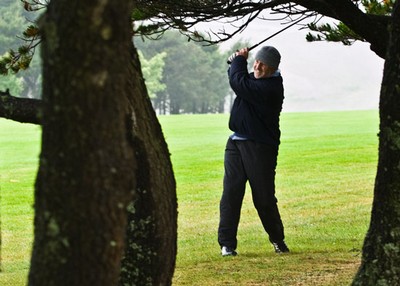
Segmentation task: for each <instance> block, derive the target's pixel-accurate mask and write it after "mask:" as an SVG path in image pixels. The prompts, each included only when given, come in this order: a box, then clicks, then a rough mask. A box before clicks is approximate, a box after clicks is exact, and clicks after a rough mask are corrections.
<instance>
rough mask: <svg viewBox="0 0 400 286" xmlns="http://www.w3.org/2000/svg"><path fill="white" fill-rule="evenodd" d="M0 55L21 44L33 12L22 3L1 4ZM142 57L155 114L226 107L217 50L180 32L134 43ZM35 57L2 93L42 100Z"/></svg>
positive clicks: (3, 81)
mask: <svg viewBox="0 0 400 286" xmlns="http://www.w3.org/2000/svg"><path fill="white" fill-rule="evenodd" d="M0 14H1V18H0V26H1V27H2V33H1V35H0V56H1V55H5V54H6V53H8V52H9V49H10V48H16V47H18V46H19V45H20V44H21V39H20V38H19V37H18V35H21V31H23V30H24V28H26V26H27V25H28V24H29V22H30V20H29V19H30V17H32V14H28V13H27V12H26V11H24V9H21V3H20V2H19V1H14V0H4V1H2V3H1V4H0ZM135 45H136V46H137V48H138V49H139V52H140V55H141V64H142V68H143V74H144V78H145V80H146V85H147V87H148V89H149V95H150V98H151V101H152V103H153V107H154V108H155V110H156V111H157V113H158V114H180V113H222V112H224V111H227V110H228V109H229V100H227V99H229V98H228V97H227V96H228V95H229V93H230V89H229V85H228V82H227V76H226V70H227V65H226V63H225V58H226V57H227V55H228V54H229V52H226V53H224V52H222V51H221V50H220V49H219V48H218V47H217V46H215V45H214V46H205V45H204V43H203V44H201V43H198V42H193V41H189V42H188V41H187V37H185V36H184V35H182V34H180V33H179V32H178V31H169V32H166V33H165V35H164V36H163V37H162V38H161V39H159V40H157V41H151V40H142V39H141V38H136V39H135ZM40 65H41V63H40V57H39V55H38V53H36V55H35V56H34V57H33V60H32V62H31V63H30V65H29V69H27V70H22V71H20V72H18V73H16V74H14V73H11V72H10V73H9V76H7V77H0V89H1V90H5V89H6V88H9V89H10V91H11V93H12V94H14V95H18V96H19V97H29V98H40V94H41V67H40Z"/></svg>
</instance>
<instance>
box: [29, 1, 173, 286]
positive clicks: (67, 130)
mask: <svg viewBox="0 0 400 286" xmlns="http://www.w3.org/2000/svg"><path fill="white" fill-rule="evenodd" d="M130 11H132V4H131V2H130V1H123V0H118V1H117V0H114V1H107V0H104V1H99V2H96V1H89V2H88V1H86V2H85V1H77V0H74V1H70V0H59V1H51V2H50V4H49V6H48V9H47V11H46V13H45V15H44V17H43V19H42V20H41V28H42V31H43V43H42V58H43V97H42V98H43V101H42V105H43V106H42V108H43V112H42V114H43V116H42V120H41V123H42V129H43V130H42V150H41V155H40V166H39V171H38V175H37V179H36V184H35V220H34V236H35V237H34V244H33V252H32V259H31V268H30V273H29V282H28V284H29V285H35V286H36V285H57V286H63V285H68V286H70V285H80V286H86V285H88V286H89V285H90V286H92V285H96V286H101V285H104V286H110V285H117V284H118V283H122V285H134V284H128V283H129V281H127V280H126V279H125V278H124V273H126V272H127V271H128V272H129V271H135V275H137V276H139V277H140V278H142V279H145V280H143V281H148V285H151V283H153V285H169V284H171V281H172V275H173V268H174V265H175V255H176V216H177V215H176V194H175V180H174V176H173V173H172V167H171V162H170V158H169V153H168V149H167V146H166V144H165V140H164V138H163V136H162V132H161V128H160V126H159V124H158V121H157V119H156V117H155V114H154V112H153V111H152V109H151V104H150V101H149V98H148V96H147V92H146V89H145V87H144V83H143V78H142V77H141V74H140V70H138V69H139V68H140V66H139V61H138V58H137V53H136V51H135V50H134V49H133V45H132V40H131V24H130ZM131 60H132V61H131ZM127 210H128V211H129V212H128V211H127ZM128 213H129V215H130V216H131V218H133V219H135V220H133V221H130V223H129V226H130V227H129V231H128V235H129V237H126V233H127V231H126V230H127V219H128ZM132 213H133V214H134V216H132ZM145 224H147V225H145ZM143 225H145V226H144V227H143V229H144V230H145V231H146V232H142V233H141V232H140V231H141V230H142V229H141V228H140V227H142V226H143ZM150 235H151V236H150ZM138 237H139V238H140V239H141V240H139V239H138ZM127 241H128V242H129V243H128V244H127V243H126V242H127ZM138 248H139V249H141V250H144V252H140V253H139V254H138V255H137V256H140V255H144V256H145V257H146V258H147V259H148V260H149V261H150V262H149V263H143V264H141V262H142V261H138V260H137V259H136V258H137V257H134V258H132V257H131V256H130V255H131V253H137V249H138ZM124 252H126V253H127V255H125V259H124V262H123V263H122V262H121V261H122V258H123V255H124ZM125 261H129V262H130V264H129V266H131V268H129V267H127V263H126V262H125ZM163 262H165V263H163ZM121 265H122V269H123V271H122V272H121ZM137 273H139V274H137ZM120 274H121V278H120ZM136 285H144V284H139V283H136Z"/></svg>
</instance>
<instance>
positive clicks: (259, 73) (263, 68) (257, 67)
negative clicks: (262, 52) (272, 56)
mask: <svg viewBox="0 0 400 286" xmlns="http://www.w3.org/2000/svg"><path fill="white" fill-rule="evenodd" d="M253 69H254V77H255V78H264V77H267V76H269V75H270V69H269V68H268V66H267V65H266V64H264V63H262V62H260V61H259V60H255V61H254V64H253Z"/></svg>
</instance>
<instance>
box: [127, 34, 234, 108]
mask: <svg viewBox="0 0 400 286" xmlns="http://www.w3.org/2000/svg"><path fill="white" fill-rule="evenodd" d="M135 43H136V46H137V47H138V49H139V50H140V51H141V52H142V53H143V54H144V55H145V57H147V58H150V57H154V56H156V55H158V54H160V53H162V52H164V53H166V56H165V66H164V69H163V74H162V83H163V84H164V85H165V87H166V88H165V89H163V90H160V91H158V92H157V93H156V97H155V98H153V105H154V107H155V108H156V109H157V110H158V111H159V113H172V114H179V113H209V112H212V113H215V112H223V111H224V104H225V97H226V96H227V94H228V92H229V86H228V84H227V81H226V80H225V78H226V69H227V67H226V64H225V63H224V61H221V58H225V55H224V54H223V53H221V52H220V51H219V49H218V48H217V47H216V46H204V45H202V44H199V43H195V42H188V41H187V38H186V37H184V36H183V35H181V34H180V33H179V32H177V31H175V32H174V31H171V32H166V33H165V34H164V35H163V37H162V38H160V39H159V40H157V41H149V40H147V41H141V40H140V39H138V38H137V39H136V40H135Z"/></svg>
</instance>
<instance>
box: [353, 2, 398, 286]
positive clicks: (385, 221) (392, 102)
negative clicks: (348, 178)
mask: <svg viewBox="0 0 400 286" xmlns="http://www.w3.org/2000/svg"><path fill="white" fill-rule="evenodd" d="M392 19H393V20H392V25H391V32H390V34H391V39H390V42H389V46H388V53H387V56H386V62H385V69H384V76H383V82H382V89H381V99H380V133H379V162H378V172H377V176H376V181H375V191H374V201H373V205H372V213H371V223H370V227H369V230H368V233H367V236H366V238H365V241H364V246H363V256H362V263H361V266H360V268H359V271H358V273H357V275H356V277H355V278H354V281H353V285H400V267H399V266H400V165H399V162H400V88H399V83H400V5H399V2H398V1H397V3H396V4H395V8H394V11H393V17H392Z"/></svg>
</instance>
